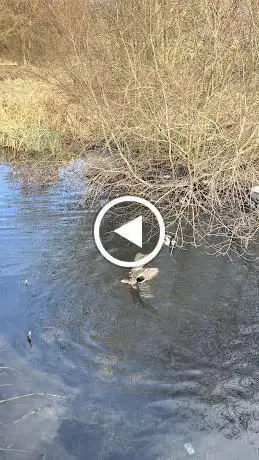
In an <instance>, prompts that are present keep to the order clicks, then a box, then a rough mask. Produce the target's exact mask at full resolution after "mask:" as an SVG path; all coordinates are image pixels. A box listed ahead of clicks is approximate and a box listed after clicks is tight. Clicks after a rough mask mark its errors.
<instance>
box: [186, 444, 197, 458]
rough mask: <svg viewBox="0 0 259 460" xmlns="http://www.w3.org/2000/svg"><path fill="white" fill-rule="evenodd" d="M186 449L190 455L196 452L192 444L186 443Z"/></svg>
mask: <svg viewBox="0 0 259 460" xmlns="http://www.w3.org/2000/svg"><path fill="white" fill-rule="evenodd" d="M184 448H185V449H186V450H187V452H188V454H189V455H193V454H195V450H194V448H193V446H192V445H191V443H190V442H186V443H185V444H184Z"/></svg>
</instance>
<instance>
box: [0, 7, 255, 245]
mask: <svg viewBox="0 0 259 460" xmlns="http://www.w3.org/2000/svg"><path fill="white" fill-rule="evenodd" d="M18 3H19V5H20V8H18V9H17V5H16V7H14V6H13V5H14V3H13V2H11V0H4V6H2V7H1V9H0V11H2V15H5V18H7V19H8V20H6V21H5V22H3V24H5V27H6V31H5V35H4V38H5V41H4V43H5V48H6V50H7V51H8V53H7V54H8V55H9V56H11V57H12V58H13V59H14V58H17V59H18V61H19V62H21V61H22V62H23V63H28V62H30V64H33V65H34V68H37V69H38V72H37V73H38V75H39V74H40V76H41V77H43V76H44V79H45V81H48V82H50V83H49V85H50V86H48V85H47V84H46V83H39V82H38V81H37V82H35V83H34V81H33V80H31V81H28V82H27V83H26V84H27V85H29V86H30V85H31V95H30V97H29V99H28V101H29V102H28V103H27V104H26V106H27V107H26V108H24V109H23V110H21V109H20V110H17V108H15V107H17V105H18V104H16V101H18V100H19V96H18V93H19V91H20V90H19V91H16V92H15V85H21V87H22V86H23V83H22V82H18V83H15V84H14V82H13V83H12V84H11V86H12V85H13V86H14V87H13V89H12V88H11V87H10V86H9V90H8V91H9V93H10V94H13V96H10V98H11V99H12V98H13V101H11V100H9V99H8V107H9V109H8V110H6V109H5V110H4V115H6V118H5V119H4V120H5V121H4V123H3V126H4V128H3V129H2V128H1V130H2V131H3V132H2V134H1V140H0V142H1V144H2V145H4V146H5V144H7V145H11V146H12V147H13V148H14V149H17V150H19V149H20V148H21V147H22V150H23V151H27V150H30V149H31V148H33V146H34V147H35V145H36V150H37V151H39V152H43V151H46V150H47V151H50V152H51V154H54V155H56V154H57V152H58V151H62V147H63V145H64V144H62V142H64V139H69V141H74V145H77V146H78V145H80V147H82V148H83V149H84V147H89V145H92V146H93V144H94V145H95V146H98V149H96V152H98V153H97V154H96V164H95V165H94V167H93V168H92V169H91V171H89V181H90V182H91V183H92V184H93V185H94V187H93V188H92V189H91V190H92V191H93V190H95V195H94V198H95V199H98V196H99V195H98V193H99V192H100V193H103V189H105V190H106V192H107V193H109V194H116V193H130V194H137V195H139V196H144V197H146V198H149V199H151V200H152V201H153V202H155V203H156V204H157V205H158V206H160V208H161V210H162V212H163V215H164V217H165V220H166V223H167V228H168V230H169V231H172V232H174V233H176V234H177V237H178V242H179V244H183V242H184V241H185V239H186V237H185V233H184V231H183V228H185V227H186V225H187V226H188V228H189V229H190V228H191V229H192V235H193V242H194V243H195V244H200V243H202V242H204V237H205V235H215V234H217V235H218V236H220V245H219V247H216V251H220V252H228V251H229V248H230V245H231V244H232V242H233V241H234V240H241V241H242V242H243V245H244V246H247V245H248V243H249V241H250V240H251V241H252V240H253V241H254V240H255V237H256V232H257V231H258V213H257V212H256V211H251V212H248V213H247V212H245V210H246V202H247V200H248V199H249V189H250V187H251V186H253V185H255V184H258V183H259V150H258V144H259V125H258V115H259V93H258V84H259V81H258V75H259V45H258V44H259V10H258V5H257V1H256V0H242V2H241V1H239V0H224V1H217V0H190V1H188V2H182V1H180V0H163V1H162V0H129V1H125V0H110V1H106V2H103V1H101V0H100V1H95V2H90V1H86V0H77V1H76V0H55V1H54V0H42V1H40V2H39V1H38V2H36V3H35V2H31V1H26V2H25V1H22V0H19V1H18V2H17V4H18ZM21 5H22V8H21ZM36 6H37V8H36ZM8 21H9V26H10V27H9V28H8V30H7V26H6V24H8ZM18 24H19V26H18ZM10 31H11V32H10ZM17 56H18V57H17ZM39 69H40V70H39ZM3 85H7V87H8V83H6V82H4V83H3ZM50 87H51V91H50V92H49V88H50ZM53 88H54V89H53ZM22 91H23V92H24V91H26V90H25V89H24V88H23V90H22ZM55 91H57V94H58V96H57V98H56V96H55V97H54V98H53V94H55ZM26 98H27V96H26ZM19 104H20V103H19ZM0 106H1V107H2V109H1V110H3V102H2V103H0ZM19 107H21V104H20V105H19ZM19 112H20V113H19ZM10 114H12V115H10ZM8 117H10V120H8ZM10 121H11V123H10ZM107 155H109V161H105V159H106V158H107ZM100 158H102V161H101V163H100V162H99V159H100ZM201 216H203V220H202V219H201ZM204 217H205V220H204Z"/></svg>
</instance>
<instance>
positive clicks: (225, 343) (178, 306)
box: [0, 165, 259, 460]
mask: <svg viewBox="0 0 259 460" xmlns="http://www.w3.org/2000/svg"><path fill="white" fill-rule="evenodd" d="M81 185H82V184H81ZM81 185H80V183H78V184H77V183H76V181H70V182H69V181H67V180H66V174H61V176H60V180H59V182H58V183H57V184H56V185H55V186H53V185H52V186H49V187H42V186H40V185H38V186H37V184H36V185H35V184H33V185H32V186H24V185H23V184H22V182H20V181H19V180H18V179H17V177H16V176H15V175H14V174H13V173H12V170H11V168H10V167H8V166H5V165H3V166H0V254H1V259H0V278H1V284H0V295H1V297H0V301H1V312H0V458H3V459H5V458H8V459H10V458H20V459H26V460H28V459H29V460H30V459H33V460H36V459H48V460H49V459H51V460H52V459H62V460H72V459H82V460H86V459H89V460H92V459H101V460H102V459H103V460H136V459H143V460H154V459H161V460H169V459H170V460H173V459H174V460H178V459H185V458H189V457H191V458H197V459H217V460H218V459H230V460H237V459H247V458H249V459H255V458H258V455H259V300H258V298H259V296H258V294H259V292H258V290H259V286H258V262H257V263H256V262H255V263H247V262H245V261H242V260H241V259H240V260H238V261H235V262H231V261H230V260H229V259H227V258H223V257H217V258H216V257H212V256H209V255H206V254H205V253H204V252H203V251H202V250H195V249H191V248H190V249H187V250H185V251H178V250H176V251H175V252H174V254H173V258H172V259H170V258H169V256H168V251H167V250H163V251H162V252H161V253H160V255H159V256H158V257H157V259H156V265H157V266H158V267H159V268H160V272H161V274H160V276H159V277H158V278H157V279H156V280H154V283H153V284H152V286H151V287H150V289H148V291H147V292H146V291H144V292H143V293H142V294H143V298H144V303H140V302H139V301H138V299H136V298H134V297H133V296H132V294H131V293H130V292H129V290H128V289H127V288H126V287H125V285H123V284H121V283H120V279H121V278H123V277H125V274H126V271H125V270H124V269H121V268H119V267H115V266H112V265H110V264H109V263H108V262H107V261H105V260H104V259H103V258H102V256H101V255H100V254H99V253H98V251H97V249H96V247H95V244H94V241H93V231H92V224H93V219H94V214H93V213H91V212H88V211H87V209H86V208H83V207H82V206H80V205H79V204H78V203H79V198H80V196H81V193H82V187H81ZM122 251H123V248H122ZM25 280H28V285H26V284H25ZM143 289H144V287H143ZM28 330H31V331H32V337H33V343H32V347H30V345H29V343H28V342H27V338H26V337H27V332H28ZM21 396H22V397H21ZM15 397H17V398H16V399H12V398H15ZM186 443H191V445H192V446H193V449H194V450H195V453H193V454H192V455H190V454H189V453H188V452H187V450H186V448H185V446H184V445H185V444H186ZM5 449H6V450H5Z"/></svg>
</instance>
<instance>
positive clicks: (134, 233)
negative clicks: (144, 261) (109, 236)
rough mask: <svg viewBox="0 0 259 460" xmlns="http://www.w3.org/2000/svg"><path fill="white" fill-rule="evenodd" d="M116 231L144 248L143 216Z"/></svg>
mask: <svg viewBox="0 0 259 460" xmlns="http://www.w3.org/2000/svg"><path fill="white" fill-rule="evenodd" d="M114 232H115V233H117V234H118V235H120V236H122V237H123V238H125V239H126V240H128V241H130V242H131V243H133V244H135V245H136V246H138V247H139V248H141V249H142V216H139V217H136V219H133V220H131V221H130V222H128V223H127V224H124V225H121V226H120V227H119V228H116V229H115V230H114Z"/></svg>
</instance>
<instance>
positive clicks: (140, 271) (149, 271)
mask: <svg viewBox="0 0 259 460" xmlns="http://www.w3.org/2000/svg"><path fill="white" fill-rule="evenodd" d="M143 256H144V254H141V253H138V254H137V255H136V257H135V260H138V259H140V258H142V257H143ZM158 273H159V269H158V268H155V267H153V268H151V267H150V268H145V267H144V266H142V267H134V268H132V269H131V271H130V272H129V277H128V279H122V280H121V282H122V283H124V284H128V285H129V286H131V287H132V288H133V289H138V287H139V285H140V284H142V283H144V282H146V281H150V280H152V279H154V278H155V277H156V276H157V275H158Z"/></svg>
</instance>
